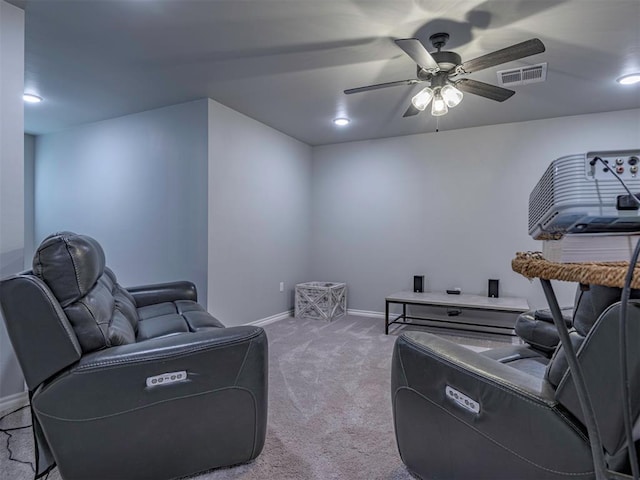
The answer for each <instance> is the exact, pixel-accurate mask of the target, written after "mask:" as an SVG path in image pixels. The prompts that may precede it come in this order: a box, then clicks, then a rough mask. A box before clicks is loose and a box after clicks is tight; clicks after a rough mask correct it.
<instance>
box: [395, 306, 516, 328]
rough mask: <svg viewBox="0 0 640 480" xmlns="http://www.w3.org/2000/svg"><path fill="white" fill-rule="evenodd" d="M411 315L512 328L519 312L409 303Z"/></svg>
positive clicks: (442, 320)
mask: <svg viewBox="0 0 640 480" xmlns="http://www.w3.org/2000/svg"><path fill="white" fill-rule="evenodd" d="M407 313H408V315H409V316H411V317H420V318H425V319H429V320H438V321H441V322H452V323H454V322H455V323H461V324H470V325H483V326H488V327H500V328H509V329H513V327H514V325H515V323H516V320H517V318H518V315H520V312H504V311H497V310H480V309H473V308H469V307H462V306H441V305H411V306H408V307H407Z"/></svg>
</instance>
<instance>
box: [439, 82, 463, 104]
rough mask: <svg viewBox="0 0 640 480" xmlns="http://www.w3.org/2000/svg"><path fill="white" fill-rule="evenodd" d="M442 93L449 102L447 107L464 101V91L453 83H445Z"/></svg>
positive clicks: (446, 101)
mask: <svg viewBox="0 0 640 480" xmlns="http://www.w3.org/2000/svg"><path fill="white" fill-rule="evenodd" d="M440 94H441V95H442V98H443V99H444V101H445V103H446V104H447V107H455V106H456V105H458V104H459V103H460V102H461V101H462V96H463V95H462V92H461V91H460V90H458V89H457V88H456V87H454V86H453V85H445V86H444V87H442V90H440Z"/></svg>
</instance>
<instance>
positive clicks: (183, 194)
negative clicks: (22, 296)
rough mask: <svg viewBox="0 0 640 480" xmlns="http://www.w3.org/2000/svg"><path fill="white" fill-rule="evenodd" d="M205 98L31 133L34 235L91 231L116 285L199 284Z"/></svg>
mask: <svg viewBox="0 0 640 480" xmlns="http://www.w3.org/2000/svg"><path fill="white" fill-rule="evenodd" d="M207 115H208V111H207V100H199V101H195V102H190V103H185V104H180V105H174V106H170V107H165V108H160V109H157V110H151V111H148V112H143V113H139V114H135V115H128V116H125V117H120V118H116V119H112V120H106V121H103V122H97V123H93V124H88V125H84V126H81V127H77V128H73V129H70V130H66V131H63V132H60V133H53V134H48V135H41V136H38V137H37V141H36V183H35V185H36V186H35V190H36V199H35V203H36V218H35V237H36V242H40V241H41V240H42V238H44V237H45V236H46V235H48V234H50V233H52V232H56V231H60V230H71V231H75V232H78V233H84V234H88V235H90V236H93V237H94V238H96V239H97V240H98V241H99V242H100V243H101V244H102V246H103V248H104V249H105V252H106V255H107V265H108V266H110V267H111V268H112V269H113V270H114V272H115V273H116V274H117V275H118V280H119V282H120V283H121V284H122V285H124V286H130V285H139V284H146V283H156V282H164V281H172V280H179V279H187V280H191V281H194V282H195V283H196V285H197V287H198V291H199V292H200V298H201V300H202V301H203V303H206V297H207V295H206V292H207Z"/></svg>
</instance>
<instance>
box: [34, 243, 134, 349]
mask: <svg viewBox="0 0 640 480" xmlns="http://www.w3.org/2000/svg"><path fill="white" fill-rule="evenodd" d="M33 271H34V274H35V275H37V276H38V277H40V278H41V279H42V280H43V281H44V282H45V283H46V284H47V286H48V287H49V288H50V289H51V291H52V292H53V294H54V295H55V296H56V298H57V300H58V301H59V302H60V304H61V306H62V307H63V310H64V312H65V314H66V315H67V318H68V319H69V322H70V323H71V326H72V327H73V329H74V332H75V334H76V336H77V338H78V343H79V344H80V346H81V348H82V351H83V352H84V353H88V352H91V351H94V350H99V349H101V348H105V347H110V346H114V345H124V344H128V343H133V342H135V340H136V331H137V326H138V317H137V311H136V306H135V301H134V300H133V297H131V295H129V293H128V292H127V291H126V290H124V289H123V288H122V287H121V286H120V285H118V283H117V280H116V276H115V275H114V273H113V272H112V271H111V270H109V269H108V268H106V267H105V255H104V251H103V250H102V247H101V246H100V244H99V243H98V242H97V241H96V240H94V239H93V238H91V237H88V236H86V235H77V234H75V233H72V232H62V233H58V234H54V235H51V236H49V237H47V238H46V239H45V240H44V241H43V242H42V243H41V244H40V246H39V247H38V250H37V251H36V253H35V255H34V261H33Z"/></svg>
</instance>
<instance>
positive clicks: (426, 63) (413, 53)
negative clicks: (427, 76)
mask: <svg viewBox="0 0 640 480" xmlns="http://www.w3.org/2000/svg"><path fill="white" fill-rule="evenodd" d="M395 42H396V45H398V46H399V47H400V48H401V49H402V50H404V53H406V54H407V55H409V56H410V57H411V58H412V59H413V61H414V62H416V63H417V64H418V65H419V66H420V67H421V68H424V69H425V70H429V71H431V72H434V73H435V72H438V71H440V67H439V66H438V62H436V61H435V59H434V58H433V57H432V56H431V54H430V53H429V52H427V49H426V48H424V45H422V43H421V42H420V40H418V39H417V38H399V39H396V40H395Z"/></svg>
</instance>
